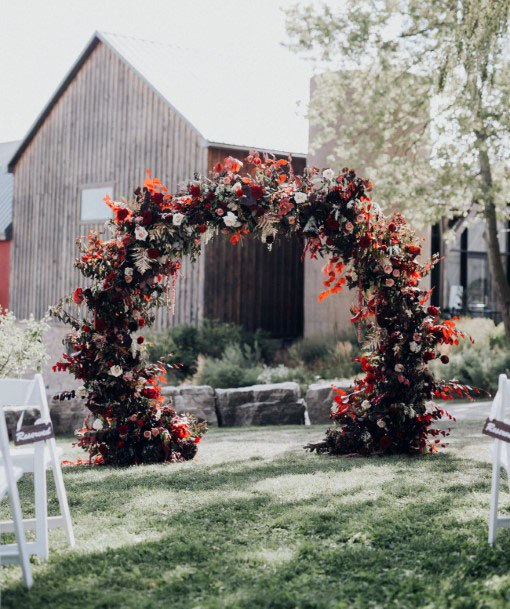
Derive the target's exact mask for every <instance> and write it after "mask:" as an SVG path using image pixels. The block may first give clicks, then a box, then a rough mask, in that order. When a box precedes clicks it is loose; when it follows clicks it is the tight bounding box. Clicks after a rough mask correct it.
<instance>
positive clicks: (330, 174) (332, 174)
mask: <svg viewBox="0 0 510 609" xmlns="http://www.w3.org/2000/svg"><path fill="white" fill-rule="evenodd" d="M322 177H323V178H326V180H332V179H333V178H334V177H335V172H334V171H333V170H332V169H325V170H324V171H323V172H322Z"/></svg>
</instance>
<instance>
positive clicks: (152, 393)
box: [142, 387, 159, 400]
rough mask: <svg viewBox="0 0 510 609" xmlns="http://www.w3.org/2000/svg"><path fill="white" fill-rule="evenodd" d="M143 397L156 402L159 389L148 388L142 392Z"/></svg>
mask: <svg viewBox="0 0 510 609" xmlns="http://www.w3.org/2000/svg"><path fill="white" fill-rule="evenodd" d="M142 395H143V396H144V397H146V398H149V400H154V399H155V398H157V397H158V395H159V391H158V390H157V389H154V387H146V388H145V389H144V390H143V391H142Z"/></svg>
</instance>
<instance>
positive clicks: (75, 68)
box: [7, 32, 102, 173]
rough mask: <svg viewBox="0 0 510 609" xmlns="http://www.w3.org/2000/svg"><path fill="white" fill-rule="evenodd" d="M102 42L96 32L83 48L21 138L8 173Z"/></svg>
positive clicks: (8, 167) (11, 171)
mask: <svg viewBox="0 0 510 609" xmlns="http://www.w3.org/2000/svg"><path fill="white" fill-rule="evenodd" d="M100 42H102V40H101V37H100V35H99V32H94V34H93V36H92V38H91V39H90V41H89V43H88V44H87V46H86V47H85V49H84V50H83V52H82V53H81V55H80V56H79V57H78V59H77V60H76V61H75V62H74V64H73V65H72V67H71V69H70V70H69V71H68V72H67V74H66V75H65V76H64V79H63V80H62V81H61V83H60V84H59V86H58V87H57V90H56V91H55V93H54V94H53V95H52V96H51V97H50V100H49V101H48V103H47V104H46V105H45V106H44V108H43V110H42V112H41V113H40V114H39V116H38V117H37V118H36V119H35V121H34V123H33V124H32V126H31V127H30V129H29V130H28V133H27V134H26V135H25V137H24V138H23V139H22V140H21V144H20V145H19V147H18V148H17V150H16V152H15V153H14V155H13V157H12V158H11V160H10V161H9V164H8V165H7V171H8V173H13V172H14V168H15V167H16V164H17V162H18V161H19V159H20V158H21V155H22V154H23V153H24V152H25V150H26V149H27V147H28V146H29V144H30V142H31V141H32V140H33V139H34V137H35V135H36V133H37V132H38V131H39V129H40V128H41V126H42V124H43V123H44V121H45V120H46V118H47V116H48V115H49V114H50V112H51V111H52V109H53V108H54V106H55V104H56V103H57V102H58V100H59V99H60V97H61V96H62V95H63V94H64V92H65V90H66V89H67V87H68V86H69V85H70V84H71V82H72V81H73V80H74V77H75V76H76V74H77V73H78V72H79V70H80V69H81V67H82V66H83V64H84V63H85V62H86V61H87V59H88V58H89V57H90V55H91V54H92V51H93V50H94V49H95V48H96V47H97V45H98V44H99V43H100Z"/></svg>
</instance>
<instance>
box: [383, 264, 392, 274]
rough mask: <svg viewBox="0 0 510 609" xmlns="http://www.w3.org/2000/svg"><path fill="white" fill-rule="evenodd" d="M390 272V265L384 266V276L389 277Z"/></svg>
mask: <svg viewBox="0 0 510 609" xmlns="http://www.w3.org/2000/svg"><path fill="white" fill-rule="evenodd" d="M392 270H393V267H392V266H391V264H385V265H384V272H385V273H386V275H389V274H390V273H391V271H392Z"/></svg>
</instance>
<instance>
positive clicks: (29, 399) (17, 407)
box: [0, 374, 51, 422]
mask: <svg viewBox="0 0 510 609" xmlns="http://www.w3.org/2000/svg"><path fill="white" fill-rule="evenodd" d="M0 408H1V409H3V410H14V411H18V412H21V411H23V410H27V409H28V408H37V410H39V413H40V418H41V419H42V421H44V422H48V421H51V418H50V409H49V406H48V400H47V398H46V389H45V387H44V381H43V377H42V376H41V375H40V374H36V375H35V376H34V378H33V379H29V380H25V379H0Z"/></svg>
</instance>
